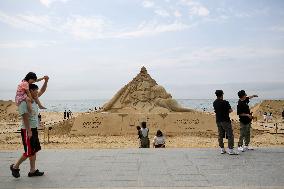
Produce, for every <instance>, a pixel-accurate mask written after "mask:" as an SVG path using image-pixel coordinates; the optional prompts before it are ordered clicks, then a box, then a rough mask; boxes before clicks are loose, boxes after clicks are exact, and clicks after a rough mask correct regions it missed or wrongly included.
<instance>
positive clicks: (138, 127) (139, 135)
mask: <svg viewBox="0 0 284 189" xmlns="http://www.w3.org/2000/svg"><path fill="white" fill-rule="evenodd" d="M136 129H137V135H138V139H139V148H141V138H142V133H141V127H140V126H137V127H136Z"/></svg>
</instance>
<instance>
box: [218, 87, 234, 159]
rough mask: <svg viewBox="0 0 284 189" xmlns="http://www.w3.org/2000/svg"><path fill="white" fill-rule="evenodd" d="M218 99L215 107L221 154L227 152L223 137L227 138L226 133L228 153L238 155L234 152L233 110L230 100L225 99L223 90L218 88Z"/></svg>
mask: <svg viewBox="0 0 284 189" xmlns="http://www.w3.org/2000/svg"><path fill="white" fill-rule="evenodd" d="M215 94H216V96H217V99H216V100H215V101H214V102H213V107H214V110H215V113H216V123H217V127H218V133H219V136H218V141H219V146H220V148H221V154H225V153H226V150H225V148H224V142H223V138H225V134H227V137H228V147H229V151H228V153H229V154H230V155H237V154H238V153H236V152H234V134H233V129H232V124H231V120H230V117H229V114H230V113H231V112H232V111H233V110H232V108H231V106H230V104H229V102H228V101H226V100H223V95H224V93H223V91H222V90H216V92H215Z"/></svg>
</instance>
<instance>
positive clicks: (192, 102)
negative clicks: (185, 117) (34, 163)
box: [42, 98, 262, 112]
mask: <svg viewBox="0 0 284 189" xmlns="http://www.w3.org/2000/svg"><path fill="white" fill-rule="evenodd" d="M214 100H215V99H177V101H178V103H179V104H180V105H181V106H182V107H186V108H190V109H194V110H199V111H210V112H212V111H213V105H212V104H213V102H214ZM226 100H228V101H229V103H230V105H231V107H232V108H233V110H236V108H237V103H238V99H226ZM108 101H109V100H108V99H105V100H102V99H88V100H43V101H42V103H43V104H44V106H45V107H46V108H47V109H46V110H43V111H46V112H64V111H65V110H67V111H68V110H70V111H72V112H88V111H92V110H94V109H95V108H99V107H102V106H103V105H104V104H105V103H106V102H108ZM261 101H262V100H261V99H259V98H253V99H251V100H250V103H249V105H250V107H252V106H254V105H256V104H257V103H260V102H261Z"/></svg>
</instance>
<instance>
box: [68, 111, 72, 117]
mask: <svg viewBox="0 0 284 189" xmlns="http://www.w3.org/2000/svg"><path fill="white" fill-rule="evenodd" d="M68 112H69V116H70V118H72V112H71V110H69V111H68Z"/></svg>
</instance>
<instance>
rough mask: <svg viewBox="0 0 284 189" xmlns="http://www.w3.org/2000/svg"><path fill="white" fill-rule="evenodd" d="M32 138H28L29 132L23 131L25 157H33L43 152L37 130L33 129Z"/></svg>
mask: <svg viewBox="0 0 284 189" xmlns="http://www.w3.org/2000/svg"><path fill="white" fill-rule="evenodd" d="M31 130H32V137H31V138H29V137H28V132H27V130H26V129H21V135H22V141H23V145H24V150H25V153H23V155H24V156H25V157H31V156H33V155H35V154H36V153H37V152H38V151H40V150H41V146H40V142H39V139H38V132H37V128H32V129H31Z"/></svg>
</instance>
